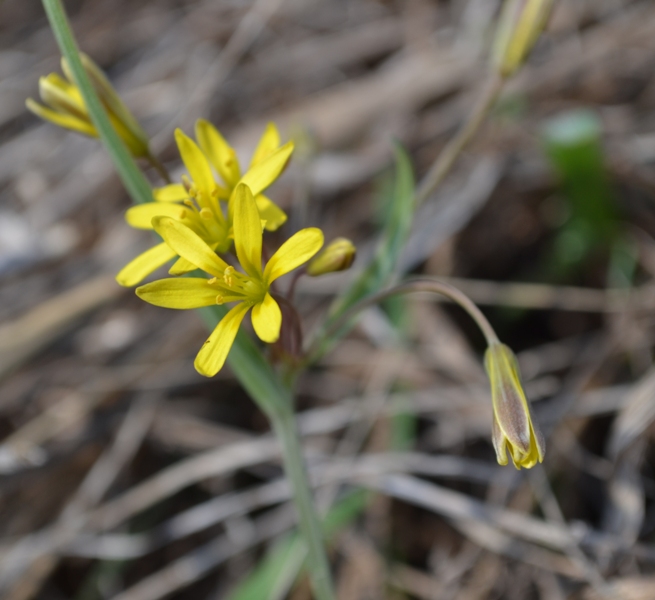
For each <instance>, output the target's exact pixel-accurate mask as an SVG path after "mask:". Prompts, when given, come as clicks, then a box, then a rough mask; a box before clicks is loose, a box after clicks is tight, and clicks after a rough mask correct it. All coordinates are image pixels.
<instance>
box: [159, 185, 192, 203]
mask: <svg viewBox="0 0 655 600" xmlns="http://www.w3.org/2000/svg"><path fill="white" fill-rule="evenodd" d="M152 197H153V198H154V199H155V200H156V201H157V202H180V201H182V200H186V199H187V198H188V197H189V192H187V191H186V189H185V188H184V186H183V185H182V184H181V183H171V184H170V185H165V186H164V187H160V188H155V189H154V190H152Z"/></svg>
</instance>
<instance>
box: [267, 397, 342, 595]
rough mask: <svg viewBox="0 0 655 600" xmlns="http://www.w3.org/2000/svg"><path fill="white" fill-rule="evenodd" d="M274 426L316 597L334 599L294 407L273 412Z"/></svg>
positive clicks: (272, 420) (328, 566)
mask: <svg viewBox="0 0 655 600" xmlns="http://www.w3.org/2000/svg"><path fill="white" fill-rule="evenodd" d="M271 422H272V424H273V429H274V430H275V433H276V435H277V437H278V439H279V440H280V441H281V443H282V453H283V456H284V466H285V469H286V473H287V477H288V478H289V481H290V483H291V488H292V491H293V500H294V503H295V505H296V510H297V511H298V525H299V529H300V533H301V535H302V537H303V539H304V541H305V545H306V547H307V559H306V563H307V569H308V570H309V573H310V576H311V582H312V586H313V589H314V594H315V596H316V600H335V599H336V594H335V591H334V587H333V584H332V575H331V573H330V565H329V562H328V558H327V556H326V554H325V542H324V539H323V530H322V528H321V523H320V521H319V518H318V515H317V513H316V507H315V504H314V498H313V496H312V493H311V489H310V486H309V481H308V478H307V470H306V468H305V464H304V461H303V458H302V447H301V445H300V437H299V435H298V430H297V428H296V419H295V417H294V414H293V409H292V408H291V407H289V409H288V410H282V411H278V413H277V414H276V415H275V416H271Z"/></svg>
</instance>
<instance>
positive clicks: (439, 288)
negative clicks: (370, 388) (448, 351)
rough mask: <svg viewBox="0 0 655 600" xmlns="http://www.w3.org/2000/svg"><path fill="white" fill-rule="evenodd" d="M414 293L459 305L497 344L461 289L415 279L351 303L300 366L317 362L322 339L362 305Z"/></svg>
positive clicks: (342, 325) (490, 341)
mask: <svg viewBox="0 0 655 600" xmlns="http://www.w3.org/2000/svg"><path fill="white" fill-rule="evenodd" d="M417 292H428V293H431V294H439V295H440V296H445V297H446V298H448V299H449V300H451V301H452V302H454V303H455V304H459V305H460V306H461V307H462V308H463V309H464V310H465V311H466V312H467V313H468V315H469V316H470V317H471V318H472V319H473V320H474V321H475V324H476V325H477V326H478V327H479V328H480V331H481V332H482V335H484V338H485V340H486V342H487V345H489V346H490V345H492V344H497V343H499V341H498V336H497V335H496V332H495V331H494V329H493V327H492V326H491V324H490V323H489V321H488V320H487V317H485V316H484V315H483V314H482V311H480V309H479V308H478V307H477V306H476V304H475V303H474V302H473V300H471V299H470V298H469V297H468V296H467V295H466V294H464V292H461V291H460V290H458V289H457V288H456V287H453V286H452V285H450V284H448V283H446V282H444V281H439V280H438V279H427V278H422V279H421V278H417V279H410V280H407V281H405V282H403V283H400V284H398V285H395V286H394V287H392V288H389V289H388V290H383V291H381V292H377V293H375V294H372V295H371V296H368V297H367V298H364V299H363V300H360V301H359V302H358V303H357V304H354V305H353V306H351V307H350V308H349V309H348V310H347V311H346V312H344V313H343V314H342V315H340V316H339V318H338V319H336V320H335V321H334V322H332V323H331V324H330V326H329V327H328V328H327V329H326V330H325V333H324V335H323V336H322V337H321V338H319V339H317V340H316V341H315V342H314V343H313V344H312V345H311V347H310V348H309V349H308V350H307V353H306V358H305V360H304V361H303V363H302V366H305V365H307V364H311V363H313V362H316V361H317V360H318V359H319V358H320V357H321V356H322V354H323V351H324V349H325V347H326V346H325V340H329V339H330V338H331V337H332V336H334V335H335V334H337V333H338V332H339V331H340V330H342V329H343V328H345V327H347V326H348V325H349V324H351V323H352V320H353V319H354V317H355V316H356V315H357V314H359V313H360V312H361V311H362V310H364V309H365V308H368V307H369V306H373V305H375V304H378V303H380V302H382V301H383V300H386V299H387V298H391V297H393V296H400V295H404V294H415V293H417Z"/></svg>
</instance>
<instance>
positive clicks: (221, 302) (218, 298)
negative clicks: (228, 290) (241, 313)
mask: <svg viewBox="0 0 655 600" xmlns="http://www.w3.org/2000/svg"><path fill="white" fill-rule="evenodd" d="M223 302H225V299H224V298H223V296H221V295H220V294H218V296H216V304H223Z"/></svg>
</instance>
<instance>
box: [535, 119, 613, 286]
mask: <svg viewBox="0 0 655 600" xmlns="http://www.w3.org/2000/svg"><path fill="white" fill-rule="evenodd" d="M601 136H602V128H601V123H600V120H599V119H598V117H597V116H596V114H595V113H593V112H592V111H590V110H575V111H571V112H567V113H564V114H561V115H558V116H556V117H554V118H552V119H551V120H550V121H549V122H548V123H547V124H546V126H545V127H544V129H543V141H544V147H545V151H546V155H547V157H548V158H549V160H550V162H551V164H552V166H553V168H554V170H555V171H556V173H557V175H558V176H559V178H560V181H561V183H562V189H563V192H564V196H565V201H566V204H567V206H566V209H567V212H568V214H569V218H568V220H567V221H566V222H565V223H564V224H563V225H562V226H561V227H560V228H559V232H558V234H557V237H556V239H555V243H554V249H553V256H552V259H551V261H549V262H551V264H550V265H549V266H550V269H549V270H554V271H555V272H556V274H557V275H566V274H568V272H569V271H570V270H571V268H573V267H576V266H579V265H581V264H582V263H584V261H585V260H586V259H587V258H588V257H589V254H590V253H591V252H592V251H594V250H596V249H604V248H607V247H608V246H612V245H613V244H614V242H615V241H616V239H617V237H618V236H619V234H620V228H619V221H618V219H617V212H616V203H615V201H614V198H613V194H612V190H611V186H610V182H609V178H608V176H607V172H606V170H605V166H604V161H603V148H602V144H601Z"/></svg>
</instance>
